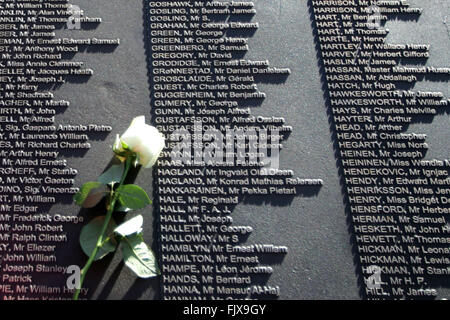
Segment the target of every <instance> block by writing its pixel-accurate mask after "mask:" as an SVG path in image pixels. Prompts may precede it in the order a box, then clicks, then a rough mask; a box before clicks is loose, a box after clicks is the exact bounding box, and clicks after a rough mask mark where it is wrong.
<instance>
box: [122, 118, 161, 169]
mask: <svg viewBox="0 0 450 320" xmlns="http://www.w3.org/2000/svg"><path fill="white" fill-rule="evenodd" d="M122 142H124V143H125V144H126V145H127V146H128V149H129V150H131V151H132V152H134V153H136V154H137V155H138V160H139V164H141V165H142V166H143V167H144V168H150V167H151V166H153V165H154V164H155V162H156V159H158V157H159V155H160V153H161V151H162V150H163V149H164V144H165V143H164V136H163V134H162V133H161V132H159V131H158V129H156V128H155V127H153V126H150V125H148V124H145V116H139V117H136V118H134V119H133V121H131V124H130V126H129V127H128V129H127V130H126V131H125V132H124V134H122V136H121V137H120V138H119V136H118V135H117V139H116V142H115V144H114V147H113V150H114V152H116V153H118V154H121V153H123V152H126V149H124V148H123V145H122Z"/></svg>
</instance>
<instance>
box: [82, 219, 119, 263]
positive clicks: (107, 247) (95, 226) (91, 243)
mask: <svg viewBox="0 0 450 320" xmlns="http://www.w3.org/2000/svg"><path fill="white" fill-rule="evenodd" d="M104 222H105V216H100V217H96V218H94V219H92V220H91V221H90V222H89V223H88V224H87V225H85V226H84V227H83V229H81V233H80V245H81V248H82V249H83V252H84V253H85V254H86V255H87V256H88V257H89V256H90V255H91V254H92V252H93V251H94V249H95V247H96V245H97V240H98V238H99V237H100V233H101V231H102V226H103V223H104ZM116 227H117V226H116V223H115V222H114V220H113V219H111V220H110V221H109V224H108V227H107V228H106V232H105V234H104V235H103V237H102V240H101V241H102V242H104V241H105V239H107V238H108V236H110V235H112V234H113V232H114V229H115V228H116ZM116 245H117V243H116V241H115V239H114V237H112V238H111V239H109V240H108V241H105V242H104V244H103V246H102V247H101V248H100V249H99V250H98V251H97V254H96V255H95V260H99V259H101V258H103V257H104V256H106V255H107V254H108V253H110V252H114V251H115V250H116Z"/></svg>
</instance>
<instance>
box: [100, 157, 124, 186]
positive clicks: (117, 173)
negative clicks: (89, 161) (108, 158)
mask: <svg viewBox="0 0 450 320" xmlns="http://www.w3.org/2000/svg"><path fill="white" fill-rule="evenodd" d="M123 170H124V163H123V162H122V163H121V164H115V165H112V166H111V167H109V169H108V170H106V171H105V172H103V173H102V174H101V176H100V177H98V179H97V181H99V182H101V183H103V184H110V183H112V182H120V180H121V179H122V174H123Z"/></svg>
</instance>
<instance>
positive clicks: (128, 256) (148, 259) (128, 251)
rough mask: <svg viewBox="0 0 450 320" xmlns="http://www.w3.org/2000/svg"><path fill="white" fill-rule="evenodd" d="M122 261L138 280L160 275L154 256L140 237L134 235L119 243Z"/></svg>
mask: <svg viewBox="0 0 450 320" xmlns="http://www.w3.org/2000/svg"><path fill="white" fill-rule="evenodd" d="M121 247H122V254H123V261H124V262H125V265H126V266H127V267H128V268H130V269H131V270H132V271H133V272H134V273H135V274H136V275H137V276H138V277H139V278H151V277H156V276H158V275H160V274H161V272H160V271H159V268H158V263H157V262H156V258H155V255H154V254H153V252H152V251H151V250H150V249H149V248H148V247H147V245H146V244H145V243H144V241H143V239H142V235H140V234H134V235H131V236H128V237H125V238H123V239H122V241H121Z"/></svg>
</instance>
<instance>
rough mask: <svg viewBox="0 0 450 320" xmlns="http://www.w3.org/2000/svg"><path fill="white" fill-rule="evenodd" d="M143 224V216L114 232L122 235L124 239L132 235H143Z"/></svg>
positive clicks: (127, 222) (125, 223)
mask: <svg viewBox="0 0 450 320" xmlns="http://www.w3.org/2000/svg"><path fill="white" fill-rule="evenodd" d="M143 223H144V218H142V216H141V215H138V216H136V217H134V218H131V219H130V220H128V221H125V222H124V223H122V224H121V225H120V226H118V227H117V228H116V229H114V232H115V233H117V234H119V235H121V236H122V237H126V236H129V235H132V234H133V233H136V234H137V233H141V232H142V224H143Z"/></svg>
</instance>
